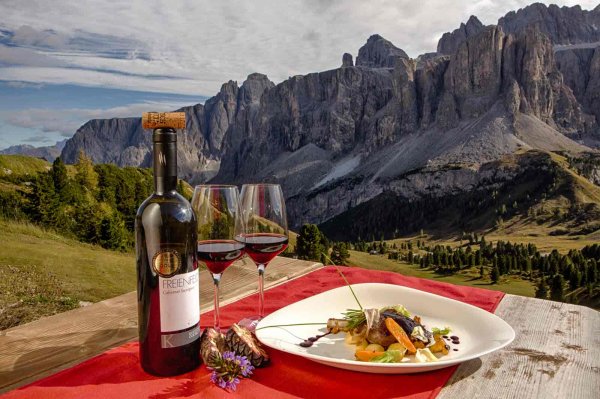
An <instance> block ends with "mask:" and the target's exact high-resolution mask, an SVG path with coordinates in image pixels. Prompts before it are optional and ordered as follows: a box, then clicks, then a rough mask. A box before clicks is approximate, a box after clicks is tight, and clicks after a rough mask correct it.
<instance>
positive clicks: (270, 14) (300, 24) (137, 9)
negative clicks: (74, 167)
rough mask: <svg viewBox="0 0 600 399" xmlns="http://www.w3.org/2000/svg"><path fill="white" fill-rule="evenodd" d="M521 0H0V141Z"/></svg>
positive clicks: (132, 112) (166, 105) (410, 49)
mask: <svg viewBox="0 0 600 399" xmlns="http://www.w3.org/2000/svg"><path fill="white" fill-rule="evenodd" d="M529 3H530V1H522V0H506V1H501V0H471V1H466V0H465V1H462V0H461V1H445V0H421V1H419V2H418V3H415V2H414V0H373V1H369V2H364V1H362V0H347V1H343V0H331V1H325V0H322V1H321V0H290V1H280V0H255V1H252V2H249V1H244V0H231V1H221V2H220V1H208V0H202V1H201V0H169V1H166V0H111V1H100V0H54V1H52V2H51V3H48V4H46V3H39V2H35V1H30V0H2V1H1V2H0V149H2V148H5V147H8V146H11V145H15V144H31V145H35V146H40V145H49V144H53V143H55V142H56V141H60V140H64V139H65V138H68V137H70V136H72V135H73V134H74V133H75V131H76V130H77V128H78V127H79V126H81V125H82V124H83V123H85V122H86V121H87V120H89V119H93V118H111V117H125V116H138V115H140V114H141V112H142V111H147V110H155V111H168V110H173V109H176V108H179V107H181V106H183V105H191V104H195V103H199V102H203V101H204V100H205V99H206V98H207V97H210V96H212V95H214V94H215V93H216V92H217V91H218V90H219V87H220V86H221V84H222V83H223V82H226V81H228V80H230V79H231V80H236V81H238V83H240V84H241V82H242V81H243V80H244V79H245V77H246V76H247V75H249V74H250V73H253V72H261V73H265V74H267V76H269V78H270V79H271V80H272V81H274V82H275V83H278V82H281V81H282V80H284V79H286V78H287V77H289V76H293V75H297V74H306V73H310V72H315V71H321V70H326V69H331V68H335V67H338V66H339V65H340V64H341V56H342V54H343V53H344V52H350V53H351V54H354V55H355V56H356V54H357V52H358V48H359V47H360V46H361V45H362V44H364V42H365V41H366V39H367V38H368V37H369V36H370V35H371V34H373V33H379V34H381V35H382V36H384V37H385V38H387V39H389V40H391V41H392V42H393V43H394V44H396V45H397V46H398V47H400V48H402V49H404V50H405V51H406V52H407V53H408V54H409V55H410V56H412V57H416V56H418V55H419V54H422V53H424V52H429V51H434V50H435V48H436V43H437V40H438V39H439V37H440V36H441V35H442V34H443V33H444V32H446V31H450V30H453V29H455V28H456V27H458V25H459V24H460V23H461V22H463V21H466V20H467V19H468V18H469V16H470V15H472V14H474V15H477V16H478V17H479V18H480V19H481V20H482V22H483V23H485V24H491V23H495V22H496V21H497V19H498V18H499V17H500V16H502V15H504V14H505V13H506V12H508V11H509V10H515V9H518V8H521V7H523V6H524V5H527V4H529ZM554 3H557V4H559V5H574V4H581V6H582V7H583V8H585V9H591V8H593V7H595V6H596V5H597V1H587V0H586V1H583V0H582V1H556V2H554Z"/></svg>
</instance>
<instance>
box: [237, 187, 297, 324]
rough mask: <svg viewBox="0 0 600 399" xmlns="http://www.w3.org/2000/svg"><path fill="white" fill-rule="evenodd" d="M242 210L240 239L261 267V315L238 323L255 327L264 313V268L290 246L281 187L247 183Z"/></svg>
mask: <svg viewBox="0 0 600 399" xmlns="http://www.w3.org/2000/svg"><path fill="white" fill-rule="evenodd" d="M240 211H241V214H242V219H243V221H244V226H245V234H241V235H240V236H238V239H239V240H240V241H241V242H243V243H245V244H246V248H245V250H246V253H247V254H248V256H249V257H250V258H251V259H252V260H253V261H254V263H256V268H257V270H258V315H256V316H250V317H246V318H245V319H243V320H241V321H240V323H239V324H240V325H242V326H244V327H247V328H249V329H250V330H254V329H255V328H256V325H257V324H258V322H259V321H260V320H261V319H262V318H263V317H264V315H265V309H264V305H265V298H264V274H265V269H266V268H267V265H268V264H269V262H270V261H271V260H273V258H275V257H276V256H277V255H279V254H280V253H282V252H283V251H285V249H286V248H287V245H288V227H287V216H286V211H285V199H284V197H283V192H282V191H281V187H280V186H279V185H278V184H244V185H243V186H242V193H241V199H240Z"/></svg>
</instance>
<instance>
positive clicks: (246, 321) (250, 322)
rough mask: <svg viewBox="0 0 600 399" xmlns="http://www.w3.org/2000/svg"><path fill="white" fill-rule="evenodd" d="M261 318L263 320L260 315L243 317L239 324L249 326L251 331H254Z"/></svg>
mask: <svg viewBox="0 0 600 399" xmlns="http://www.w3.org/2000/svg"><path fill="white" fill-rule="evenodd" d="M261 320H262V318H261V317H260V316H251V317H246V318H243V319H242V320H240V321H239V322H238V323H237V324H238V325H239V326H241V327H245V328H247V329H248V330H250V331H254V330H256V325H257V324H258V322H259V321H261Z"/></svg>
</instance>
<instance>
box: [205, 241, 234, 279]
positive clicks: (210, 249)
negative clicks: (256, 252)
mask: <svg viewBox="0 0 600 399" xmlns="http://www.w3.org/2000/svg"><path fill="white" fill-rule="evenodd" d="M243 254H244V244H243V243H241V242H239V241H235V240H206V241H198V261H199V262H201V263H203V264H205V265H206V268H207V269H208V270H209V271H210V272H211V273H213V274H221V273H223V272H224V271H225V269H227V268H228V267H229V266H231V264H232V263H233V262H235V261H236V260H238V259H239V258H241V257H242V255H243Z"/></svg>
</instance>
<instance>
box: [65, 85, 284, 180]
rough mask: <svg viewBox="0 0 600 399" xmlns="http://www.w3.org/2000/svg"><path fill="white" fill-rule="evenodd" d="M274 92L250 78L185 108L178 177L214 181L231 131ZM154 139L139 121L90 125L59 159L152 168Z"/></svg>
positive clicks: (119, 119) (66, 148)
mask: <svg viewBox="0 0 600 399" xmlns="http://www.w3.org/2000/svg"><path fill="white" fill-rule="evenodd" d="M271 87H273V83H272V82H271V81H269V80H268V79H267V77H266V76H265V75H261V74H252V75H250V76H248V79H247V80H246V81H245V82H244V83H243V85H242V86H241V87H238V86H237V83H236V82H233V81H229V82H227V83H225V84H223V86H222V87H221V90H220V91H219V93H218V94H217V95H216V96H214V97H212V98H210V99H209V100H207V101H206V103H205V104H204V105H202V104H197V105H194V106H190V107H184V108H182V109H180V110H178V111H183V112H185V113H186V129H185V132H180V133H179V136H178V144H177V156H178V169H179V172H178V173H179V175H180V176H181V177H182V178H184V179H186V180H188V181H190V182H191V183H199V182H204V181H207V180H209V179H210V178H212V177H214V176H215V175H216V173H217V172H218V171H219V167H220V163H221V154H222V152H223V150H224V140H225V136H226V134H227V132H228V131H229V129H230V128H232V129H236V128H237V129H239V128H240V126H244V125H245V121H246V118H252V117H253V116H254V111H253V109H254V108H256V103H257V102H258V100H259V99H260V96H261V95H262V92H263V91H264V90H266V89H268V88H271ZM151 137H152V136H151V135H150V134H148V132H145V131H144V130H143V129H142V127H141V119H140V118H114V119H100V120H97V119H96V120H91V121H89V122H87V123H86V124H84V125H83V126H82V127H81V128H79V130H77V132H76V133H75V135H74V136H73V138H71V139H70V140H69V141H68V142H67V143H66V145H65V148H64V149H63V151H62V154H61V157H62V158H63V159H64V161H65V162H67V163H74V162H75V161H76V160H77V156H78V154H79V151H80V150H83V151H84V152H85V153H86V155H88V156H89V157H90V158H91V159H92V161H94V162H95V163H114V164H117V165H119V166H142V167H150V166H151V162H152V158H151V157H152V154H151V150H152V138H151Z"/></svg>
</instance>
